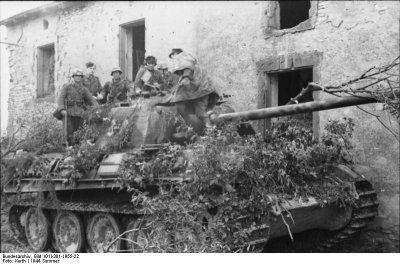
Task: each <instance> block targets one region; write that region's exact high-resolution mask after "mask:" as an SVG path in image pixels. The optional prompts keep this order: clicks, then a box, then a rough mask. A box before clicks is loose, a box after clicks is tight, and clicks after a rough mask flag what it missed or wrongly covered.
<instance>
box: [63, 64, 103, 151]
mask: <svg viewBox="0 0 400 264" xmlns="http://www.w3.org/2000/svg"><path fill="white" fill-rule="evenodd" d="M82 78H83V72H82V71H81V70H80V69H75V70H74V71H72V79H73V80H72V81H71V82H70V83H67V84H65V85H64V86H63V87H62V89H61V92H60V95H59V97H58V101H57V104H58V109H57V110H58V111H59V112H60V113H61V115H62V116H63V119H64V122H63V124H64V131H65V134H66V135H65V136H66V138H67V142H68V144H69V145H72V144H74V143H77V142H74V141H73V133H74V132H75V131H76V130H78V129H79V127H80V126H82V124H83V116H84V113H85V111H86V110H87V108H88V106H89V105H95V106H97V105H98V103H97V102H96V100H94V98H93V96H92V94H91V93H90V92H89V90H88V89H87V88H86V87H85V86H83V83H82Z"/></svg>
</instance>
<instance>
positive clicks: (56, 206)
mask: <svg viewBox="0 0 400 264" xmlns="http://www.w3.org/2000/svg"><path fill="white" fill-rule="evenodd" d="M29 207H38V202H37V201H36V200H35V199H33V198H32V199H24V200H19V201H18V202H16V203H15V204H14V205H12V206H11V208H13V211H17V212H21V211H24V209H27V208H29ZM40 208H42V209H45V210H66V211H74V212H83V213H88V212H89V213H97V212H101V213H114V214H119V215H131V216H134V215H135V216H138V215H143V214H144V212H143V211H142V210H140V209H138V208H135V207H134V206H133V204H131V203H126V202H125V203H120V204H105V203H93V202H61V201H57V200H56V201H44V202H41V203H40ZM10 210H11V209H10ZM16 218H18V217H17V216H15V217H14V219H16ZM244 218H246V217H244ZM10 226H11V229H12V231H13V234H14V238H15V239H16V240H17V241H18V242H19V243H21V244H24V245H26V244H27V243H26V238H25V236H24V234H25V230H24V227H23V225H22V224H21V223H17V222H15V221H14V223H10ZM243 231H246V232H249V234H250V235H249V238H248V241H247V242H246V245H245V246H243V248H244V252H253V253H257V252H262V250H263V248H264V246H265V244H266V243H267V241H268V234H269V225H265V224H263V225H259V226H256V227H252V228H245V229H243Z"/></svg>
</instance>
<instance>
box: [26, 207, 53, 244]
mask: <svg viewBox="0 0 400 264" xmlns="http://www.w3.org/2000/svg"><path fill="white" fill-rule="evenodd" d="M50 232H51V231H50V223H49V220H48V219H47V217H46V215H45V214H44V213H43V211H42V210H41V209H38V208H33V207H31V208H29V210H28V212H27V213H26V223H25V235H26V240H27V241H28V244H29V245H30V246H31V247H32V248H33V249H34V250H36V251H44V250H45V249H46V248H47V246H48V245H49V242H50Z"/></svg>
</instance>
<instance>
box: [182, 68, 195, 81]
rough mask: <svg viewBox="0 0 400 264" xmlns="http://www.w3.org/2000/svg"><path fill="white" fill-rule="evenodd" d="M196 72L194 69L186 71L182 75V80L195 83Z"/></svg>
mask: <svg viewBox="0 0 400 264" xmlns="http://www.w3.org/2000/svg"><path fill="white" fill-rule="evenodd" d="M193 75H194V71H193V70H192V69H189V68H187V69H184V70H183V74H182V79H184V78H188V79H189V80H191V81H193Z"/></svg>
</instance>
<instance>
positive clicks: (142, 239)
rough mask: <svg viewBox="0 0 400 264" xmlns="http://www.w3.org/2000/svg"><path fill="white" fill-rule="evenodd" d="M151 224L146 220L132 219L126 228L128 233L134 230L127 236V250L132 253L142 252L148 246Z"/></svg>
mask: <svg viewBox="0 0 400 264" xmlns="http://www.w3.org/2000/svg"><path fill="white" fill-rule="evenodd" d="M148 226H149V222H148V220H147V219H145V218H139V219H137V218H136V219H131V220H130V221H129V222H128V225H127V226H126V231H129V230H132V232H129V233H127V234H126V239H127V241H126V249H127V250H129V251H132V252H142V251H143V250H145V249H146V248H147V247H148V245H149V242H148V236H147V233H148V232H149V230H148Z"/></svg>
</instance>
